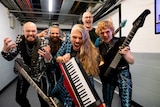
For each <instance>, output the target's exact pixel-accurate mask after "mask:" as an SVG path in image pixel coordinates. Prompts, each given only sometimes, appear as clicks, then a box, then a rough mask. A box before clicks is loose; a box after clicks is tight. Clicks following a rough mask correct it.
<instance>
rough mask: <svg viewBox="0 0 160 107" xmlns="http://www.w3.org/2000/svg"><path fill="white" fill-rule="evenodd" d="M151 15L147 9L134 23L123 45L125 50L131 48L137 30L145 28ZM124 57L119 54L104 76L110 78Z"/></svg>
mask: <svg viewBox="0 0 160 107" xmlns="http://www.w3.org/2000/svg"><path fill="white" fill-rule="evenodd" d="M148 14H150V10H148V9H146V10H145V11H143V13H141V15H140V16H139V17H138V18H137V19H136V20H135V21H134V22H133V27H132V29H131V31H130V33H129V35H128V36H127V37H126V39H125V40H124V42H123V43H122V45H121V47H122V48H124V47H125V46H129V44H130V42H131V40H132V39H133V37H134V35H135V33H136V32H137V30H138V29H139V28H140V27H142V26H143V24H144V21H145V18H146V16H147V15H148ZM121 58H122V56H121V55H120V54H119V52H117V54H116V56H115V57H114V59H113V60H112V62H111V64H110V65H109V67H108V68H107V70H106V72H105V73H104V76H106V77H107V76H109V74H110V72H111V70H113V69H116V67H117V65H118V63H119V62H120V60H121Z"/></svg>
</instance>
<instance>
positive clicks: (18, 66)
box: [15, 62, 57, 107]
mask: <svg viewBox="0 0 160 107" xmlns="http://www.w3.org/2000/svg"><path fill="white" fill-rule="evenodd" d="M15 67H16V69H17V70H18V72H20V73H21V74H22V76H23V77H24V78H25V79H26V80H27V81H28V82H29V83H30V84H31V85H32V86H33V87H34V89H35V90H36V91H37V92H38V94H39V95H40V96H41V97H42V98H43V99H44V100H45V101H46V102H47V103H48V104H49V106H50V107H57V105H56V103H55V102H54V100H53V99H52V98H51V97H47V96H46V95H45V94H44V92H43V91H42V90H41V89H40V88H39V87H38V85H37V84H36V83H35V82H34V81H33V80H32V78H31V77H30V76H29V75H28V73H27V72H26V71H25V70H24V69H23V68H22V67H21V66H20V65H19V64H18V62H15Z"/></svg>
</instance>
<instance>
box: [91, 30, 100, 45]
mask: <svg viewBox="0 0 160 107" xmlns="http://www.w3.org/2000/svg"><path fill="white" fill-rule="evenodd" d="M89 35H90V39H91V41H92V43H93V44H94V43H95V41H96V39H97V38H98V37H99V36H98V35H97V34H96V32H95V28H93V29H92V30H90V31H89Z"/></svg>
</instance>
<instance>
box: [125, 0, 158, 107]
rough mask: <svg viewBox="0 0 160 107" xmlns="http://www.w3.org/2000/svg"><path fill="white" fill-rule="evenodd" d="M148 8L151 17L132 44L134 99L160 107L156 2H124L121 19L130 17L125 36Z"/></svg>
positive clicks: (128, 0) (151, 106) (126, 0)
mask: <svg viewBox="0 0 160 107" xmlns="http://www.w3.org/2000/svg"><path fill="white" fill-rule="evenodd" d="M145 9H149V10H150V11H151V14H149V15H148V16H147V17H146V20H145V23H144V25H143V27H142V28H139V29H138V31H137V33H136V34H135V36H134V38H133V40H132V42H131V44H130V46H131V50H132V52H133V53H134V57H135V64H134V65H132V66H131V73H132V80H133V100H134V101H135V102H137V103H139V104H140V105H142V106H144V107H160V100H159V99H160V79H159V77H160V57H159V56H160V48H159V46H160V34H155V25H154V24H155V13H154V9H155V7H154V0H124V1H123V2H122V19H125V18H127V24H126V27H124V28H123V29H122V35H128V33H129V31H130V30H131V28H132V23H133V21H134V20H135V19H136V18H137V17H138V16H139V15H140V14H141V13H142V12H143V11H144V10H145Z"/></svg>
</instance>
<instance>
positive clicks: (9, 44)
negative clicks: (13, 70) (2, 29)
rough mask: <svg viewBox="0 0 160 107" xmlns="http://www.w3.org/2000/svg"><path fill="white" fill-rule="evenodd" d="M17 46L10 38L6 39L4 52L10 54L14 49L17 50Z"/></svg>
mask: <svg viewBox="0 0 160 107" xmlns="http://www.w3.org/2000/svg"><path fill="white" fill-rule="evenodd" d="M16 46H17V44H16V43H15V42H13V41H12V40H11V39H10V38H5V39H4V46H3V52H9V51H10V50H12V49H13V48H15V47H16Z"/></svg>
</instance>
